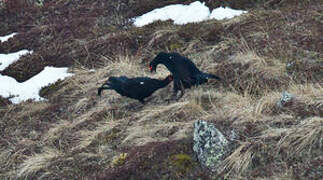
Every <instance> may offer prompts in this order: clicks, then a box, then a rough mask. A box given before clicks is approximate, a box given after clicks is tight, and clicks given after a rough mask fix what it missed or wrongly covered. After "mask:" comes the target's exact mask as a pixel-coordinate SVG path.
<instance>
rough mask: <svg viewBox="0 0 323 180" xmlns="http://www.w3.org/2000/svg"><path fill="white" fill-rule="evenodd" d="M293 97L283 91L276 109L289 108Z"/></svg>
mask: <svg viewBox="0 0 323 180" xmlns="http://www.w3.org/2000/svg"><path fill="white" fill-rule="evenodd" d="M294 98H295V96H294V95H293V94H290V93H288V92H287V91H284V92H283V93H282V94H281V96H280V99H279V101H278V102H277V105H278V107H280V108H282V107H286V106H289V105H291V104H292V103H293V100H294Z"/></svg>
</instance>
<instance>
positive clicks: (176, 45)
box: [170, 43, 183, 51]
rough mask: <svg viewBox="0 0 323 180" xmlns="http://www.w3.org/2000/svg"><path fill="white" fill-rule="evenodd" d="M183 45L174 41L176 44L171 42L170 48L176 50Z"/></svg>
mask: <svg viewBox="0 0 323 180" xmlns="http://www.w3.org/2000/svg"><path fill="white" fill-rule="evenodd" d="M181 47H183V46H182V45H181V44H179V43H174V44H171V45H170V50H171V51H176V50H178V49H180V48H181Z"/></svg>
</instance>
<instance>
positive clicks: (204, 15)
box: [133, 1, 247, 27]
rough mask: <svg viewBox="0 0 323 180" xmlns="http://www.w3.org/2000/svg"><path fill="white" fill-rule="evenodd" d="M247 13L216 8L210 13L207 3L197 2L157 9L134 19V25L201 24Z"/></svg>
mask: <svg viewBox="0 0 323 180" xmlns="http://www.w3.org/2000/svg"><path fill="white" fill-rule="evenodd" d="M246 12H247V11H241V10H233V9H230V8H222V7H219V8H216V9H214V10H213V11H212V13H210V10H209V8H208V7H207V6H205V3H201V2H200V1H195V2H193V3H191V4H189V5H182V4H176V5H169V6H165V7H163V8H158V9H155V10H153V11H151V12H148V13H146V14H143V15H142V16H138V17H136V18H134V19H133V20H134V25H135V26H137V27H142V26H144V25H147V24H150V23H152V22H154V21H157V20H161V21H165V20H168V19H171V20H173V21H174V23H175V24H180V25H182V24H187V23H193V22H200V21H204V20H208V19H217V20H221V19H225V18H232V17H234V16H237V15H240V14H242V13H246Z"/></svg>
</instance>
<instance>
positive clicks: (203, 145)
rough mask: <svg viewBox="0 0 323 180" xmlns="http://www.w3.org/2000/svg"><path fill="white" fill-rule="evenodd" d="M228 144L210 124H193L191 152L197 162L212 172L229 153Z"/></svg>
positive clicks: (198, 122)
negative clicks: (192, 151)
mask: <svg viewBox="0 0 323 180" xmlns="http://www.w3.org/2000/svg"><path fill="white" fill-rule="evenodd" d="M229 145H230V142H229V141H228V140H227V139H226V138H225V137H224V136H223V134H222V133H221V132H220V131H219V130H218V129H217V128H216V127H215V126H214V125H213V124H211V123H208V122H206V121H202V120H198V121H196V122H195V123H194V145H193V150H194V152H195V154H196V155H197V159H198V160H199V162H200V163H201V164H202V165H203V166H205V167H207V168H208V169H210V170H211V171H213V172H217V167H218V166H219V164H220V163H221V161H222V160H223V159H224V158H225V157H226V156H227V154H228V153H229V151H230V148H229Z"/></svg>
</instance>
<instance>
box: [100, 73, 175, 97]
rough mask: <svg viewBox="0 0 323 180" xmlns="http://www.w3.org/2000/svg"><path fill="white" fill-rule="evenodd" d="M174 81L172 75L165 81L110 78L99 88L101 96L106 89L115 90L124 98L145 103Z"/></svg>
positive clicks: (124, 77)
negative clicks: (157, 91) (156, 92)
mask: <svg viewBox="0 0 323 180" xmlns="http://www.w3.org/2000/svg"><path fill="white" fill-rule="evenodd" d="M172 80H173V76H172V75H168V76H167V77H166V78H165V79H163V80H159V79H152V78H148V77H136V78H128V77H126V76H120V77H109V79H108V81H107V82H106V83H104V84H103V85H102V86H101V87H100V88H98V95H99V96H101V93H102V91H103V90H104V89H113V90H115V91H116V92H117V93H119V94H120V95H122V96H127V97H129V98H133V99H137V100H138V101H140V102H141V103H145V101H144V99H145V98H146V97H148V96H150V95H152V94H153V93H154V92H155V91H156V90H158V89H160V88H163V87H165V86H167V85H168V84H169V83H170V82H171V81H172Z"/></svg>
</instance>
